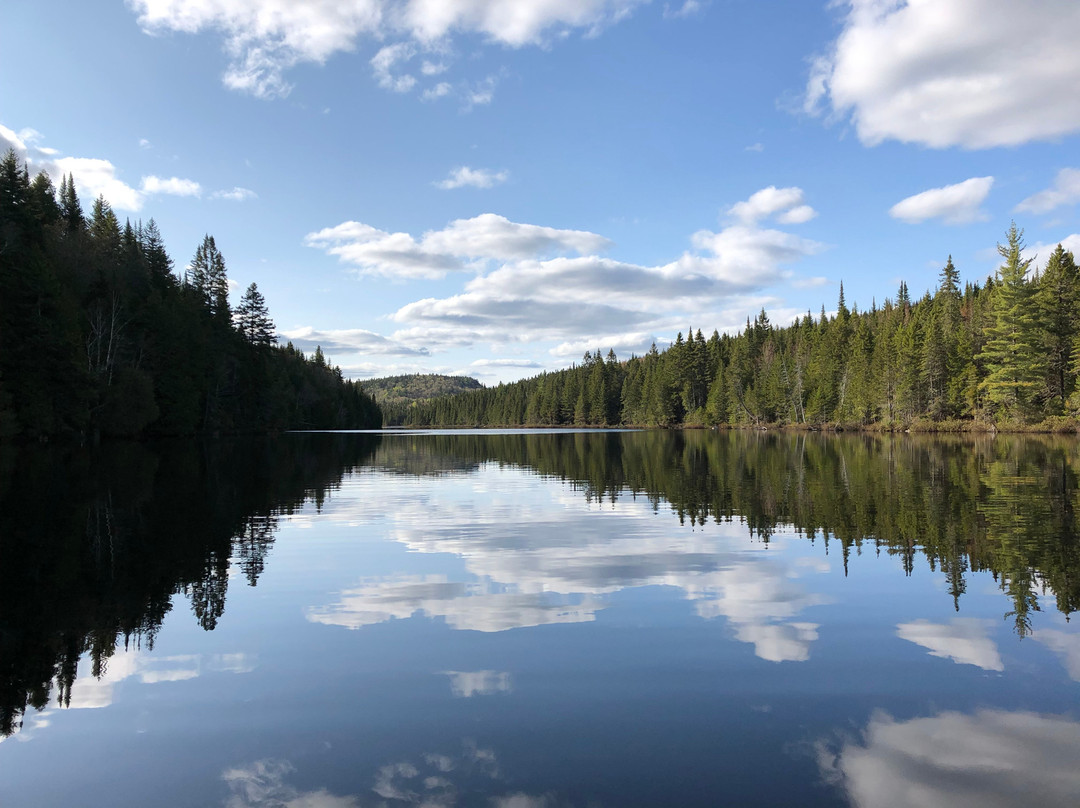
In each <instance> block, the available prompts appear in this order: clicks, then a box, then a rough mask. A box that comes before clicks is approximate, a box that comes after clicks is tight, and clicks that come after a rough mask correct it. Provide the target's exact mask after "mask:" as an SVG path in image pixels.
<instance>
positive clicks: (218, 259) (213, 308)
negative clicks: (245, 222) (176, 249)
mask: <svg viewBox="0 0 1080 808" xmlns="http://www.w3.org/2000/svg"><path fill="white" fill-rule="evenodd" d="M184 283H185V285H186V286H189V287H190V288H191V289H193V290H194V291H195V293H196V295H197V296H198V298H199V300H201V301H202V304H203V306H204V307H205V308H206V309H207V310H208V311H209V312H210V314H211V315H213V316H214V317H217V318H219V319H227V318H228V316H229V279H228V277H227V276H226V274H225V258H224V257H223V256H222V254H221V251H220V250H218V248H217V244H216V243H215V242H214V237H213V236H211V235H206V236H204V237H203V240H202V244H200V245H199V246H198V247H197V248H196V249H195V256H194V257H193V258H192V259H191V264H190V266H188V268H187V272H186V274H185V276H184Z"/></svg>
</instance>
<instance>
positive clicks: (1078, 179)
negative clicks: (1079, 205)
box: [1013, 168, 1080, 213]
mask: <svg viewBox="0 0 1080 808" xmlns="http://www.w3.org/2000/svg"><path fill="white" fill-rule="evenodd" d="M1076 202H1080V169H1077V168H1063V169H1061V171H1059V172H1058V173H1057V177H1055V178H1054V184H1053V185H1052V186H1051V187H1050V188H1047V189H1046V190H1043V191H1039V192H1038V193H1037V194H1032V195H1031V196H1029V197H1028V198H1027V199H1025V200H1024V201H1023V202H1021V203H1020V204H1019V205H1017V206H1016V207H1015V208H1013V210H1015V211H1016V212H1017V213H1049V212H1050V211H1052V210H1053V209H1054V208H1058V207H1061V206H1062V205H1072V204H1074V203H1076Z"/></svg>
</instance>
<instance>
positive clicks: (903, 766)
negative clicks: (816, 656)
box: [818, 710, 1080, 808]
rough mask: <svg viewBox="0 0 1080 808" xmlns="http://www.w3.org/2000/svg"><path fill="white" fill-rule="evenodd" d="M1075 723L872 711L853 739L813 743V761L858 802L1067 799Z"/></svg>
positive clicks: (944, 804)
mask: <svg viewBox="0 0 1080 808" xmlns="http://www.w3.org/2000/svg"><path fill="white" fill-rule="evenodd" d="M1078 759H1080V724H1078V723H1077V722H1076V721H1073V720H1071V719H1068V718H1064V717H1058V716H1045V715H1038V714H1036V713H1029V712H1007V711H1004V710H980V711H979V712H976V713H975V714H974V715H964V714H962V713H956V712H945V713H940V714H938V715H934V716H930V717H928V718H915V719H911V720H909V721H896V720H894V719H893V718H891V717H890V716H888V715H887V714H885V713H878V714H876V715H875V716H874V717H873V718H872V719H871V720H870V723H869V725H868V726H867V728H866V730H865V732H864V733H863V737H862V739H861V740H859V741H854V740H852V741H848V742H846V743H844V744H843V745H842V746H841V748H840V749H839V750H836V751H834V750H832V749H830V748H829V747H828V745H827V744H824V743H823V744H820V745H819V747H818V765H819V766H820V767H821V770H822V772H823V774H824V775H825V776H826V778H827V779H829V780H830V781H832V782H834V783H836V784H837V785H839V786H841V787H842V788H843V789H844V790H845V791H846V792H847V795H848V797H849V798H850V800H851V804H852V805H858V806H859V807H860V808H915V806H918V808H958V807H959V806H963V807H964V808H998V807H999V806H1000V808H1006V806H1013V805H1073V804H1075V802H1076V795H1077V794H1080V769H1078V768H1077V766H1076V761H1077V760H1078Z"/></svg>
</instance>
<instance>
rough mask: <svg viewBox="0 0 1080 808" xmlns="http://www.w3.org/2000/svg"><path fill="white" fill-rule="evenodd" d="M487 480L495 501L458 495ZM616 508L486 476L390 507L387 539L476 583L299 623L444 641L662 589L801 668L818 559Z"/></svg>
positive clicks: (384, 597)
mask: <svg viewBox="0 0 1080 808" xmlns="http://www.w3.org/2000/svg"><path fill="white" fill-rule="evenodd" d="M495 477H497V478H498V481H499V483H500V487H499V494H493V495H491V496H488V497H486V498H484V499H483V500H477V499H476V498H472V499H469V498H468V497H467V496H465V493H464V491H465V490H466V489H467V490H469V491H473V490H476V489H480V490H485V489H492V490H493V489H495V488H496V486H495V484H494V478H495ZM459 489H460V490H459ZM615 501H617V502H618V508H617V509H615V510H613V511H606V512H603V513H602V514H601V513H598V512H597V511H596V508H595V507H593V506H590V504H589V503H588V502H587V501H586V500H585V499H583V498H582V497H580V496H577V495H568V492H567V491H566V490H565V489H563V488H561V487H545V488H544V489H541V490H536V488H535V485H534V484H533V480H532V478H531V476H530V475H524V474H520V473H519V474H515V475H508V473H507V472H506V471H505V470H499V469H494V468H480V469H478V470H477V471H475V472H474V473H473V474H472V475H471V476H470V477H469V478H468V479H462V480H460V481H456V482H455V481H444V482H443V484H442V485H441V487H440V489H439V491H438V492H436V493H433V494H429V496H427V497H425V498H423V499H422V501H420V502H419V503H417V504H415V505H412V506H409V505H403V506H402V507H395V508H394V509H393V510H392V512H391V513H389V514H388V519H389V521H390V524H391V528H390V530H389V535H390V536H392V537H393V538H395V539H396V540H397V541H399V542H400V543H402V544H403V545H405V546H406V547H408V548H409V549H410V550H411V551H413V552H417V553H425V554H450V555H455V556H459V557H461V558H462V559H463V560H464V562H465V567H466V569H467V570H468V572H469V573H471V574H472V575H473V576H475V578H476V580H475V581H474V582H461V581H452V580H448V579H447V578H446V577H445V576H443V577H437V576H408V577H398V578H392V579H386V580H378V581H362V582H360V583H358V584H357V585H356V586H354V587H351V588H349V589H346V590H344V591H342V592H341V593H340V596H339V599H338V600H337V601H336V602H334V603H331V604H329V605H326V606H319V607H313V608H311V609H309V611H308V615H307V616H308V619H309V620H311V621H313V622H317V623H323V624H327V625H337V626H342V627H345V628H352V629H355V628H360V627H361V626H368V625H374V624H377V623H382V622H387V621H389V620H393V619H404V618H408V617H411V616H413V615H418V614H421V615H424V616H426V617H429V618H441V619H442V620H444V621H445V623H446V624H447V625H448V626H450V627H451V628H455V629H468V630H474V631H486V632H493V631H505V630H509V629H515V628H524V627H533V626H540V625H552V624H557V623H580V622H588V621H592V620H594V619H595V618H596V614H597V612H598V611H600V610H603V609H605V608H607V607H608V604H609V603H610V599H609V598H607V597H606V596H609V595H611V594H613V593H616V592H619V591H621V590H624V589H628V588H633V587H645V586H665V587H674V588H677V589H679V590H681V592H682V596H683V597H684V598H685V599H686V600H688V601H690V602H691V603H692V604H693V607H694V611H695V613H696V614H697V615H698V616H699V617H702V618H705V619H714V618H720V617H722V618H725V619H726V620H727V622H728V623H729V625H731V626H732V627H733V629H734V632H735V637H736V638H737V639H738V640H739V641H741V642H746V643H751V644H753V646H754V649H755V653H756V654H757V656H759V657H761V658H762V659H767V660H770V661H774V662H783V661H803V660H806V659H808V658H809V653H810V652H809V648H810V644H811V643H812V642H813V641H814V640H816V639H817V628H818V626H817V624H815V623H812V622H807V621H805V620H799V619H797V618H798V616H799V615H800V614H801V613H802V612H803V611H804V610H806V609H808V608H810V607H812V606H816V605H821V604H824V603H827V602H828V598H827V597H825V596H823V595H820V594H816V593H813V592H808V591H807V590H806V588H805V587H804V585H803V583H802V581H801V580H800V579H805V578H806V577H807V576H808V575H817V574H821V573H824V572H828V570H829V569H830V565H829V563H828V561H827V560H826V559H814V558H800V559H798V560H797V561H794V562H793V561H791V560H790V559H785V558H783V557H781V556H780V555H779V551H780V549H781V548H782V547H783V545H784V544H785V542H789V541H790V537H789V538H788V539H786V540H781V541H780V543H779V544H777V543H776V542H774V546H772V547H767V546H765V547H763V546H760V545H759V546H757V547H756V548H753V547H752V548H750V549H749V550H748V549H747V547H745V534H744V533H743V532H742V531H741V529H739V528H736V527H725V528H723V529H720V530H711V531H709V532H708V535H706V534H705V532H702V531H692V530H685V529H684V530H680V529H679V528H678V527H677V526H676V527H675V529H674V530H672V528H671V526H670V525H669V523H667V522H666V521H659V522H658V521H657V519H656V515H655V514H654V512H653V509H652V507H651V506H650V505H649V503H648V502H647V501H646V500H644V499H639V500H633V499H630V498H629V497H626V496H619V497H616V498H615V499H613V500H612V502H615ZM333 507H334V506H331V508H330V515H331V517H332V516H333V513H332V511H333ZM344 507H345V509H346V510H349V506H348V504H345V505H344Z"/></svg>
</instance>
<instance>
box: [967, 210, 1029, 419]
mask: <svg viewBox="0 0 1080 808" xmlns="http://www.w3.org/2000/svg"><path fill="white" fill-rule="evenodd" d="M1006 239H1007V240H1006V243H1005V244H999V245H998V253H1000V255H1001V257H1002V258H1004V259H1005V262H1004V263H1003V264H1002V265H1001V267H1000V268H999V269H998V271H997V277H998V282H997V283H996V284H995V285H994V291H993V297H992V298H991V303H990V305H991V312H990V314H991V322H990V325H989V326H988V327H987V329H986V335H987V340H986V344H985V345H984V346H983V349H982V351H981V352H980V354H979V358H980V359H981V360H982V361H983V362H984V364H985V367H986V378H984V379H983V380H982V382H981V383H980V385H979V387H980V389H981V390H984V391H985V393H986V396H987V398H988V399H989V400H990V402H991V403H992V404H994V405H996V406H997V407H998V408H999V409H1000V410H1001V411H1003V412H1004V413H1006V414H1007V415H1011V416H1020V417H1023V416H1026V415H1027V414H1028V413H1029V412H1030V409H1031V401H1032V398H1033V395H1034V393H1035V390H1036V388H1037V386H1038V384H1039V382H1040V381H1041V380H1042V377H1043V371H1042V368H1043V364H1042V363H1041V362H1040V356H1039V353H1040V352H1039V345H1038V342H1039V332H1038V327H1037V326H1038V324H1037V321H1036V318H1035V306H1034V300H1033V295H1032V289H1031V286H1030V285H1029V284H1028V282H1027V270H1028V267H1030V266H1031V262H1032V259H1030V258H1024V257H1023V250H1024V231H1023V230H1020V229H1019V228H1017V226H1016V223H1015V222H1013V224H1012V226H1010V227H1009V230H1008V232H1007V233H1006Z"/></svg>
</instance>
